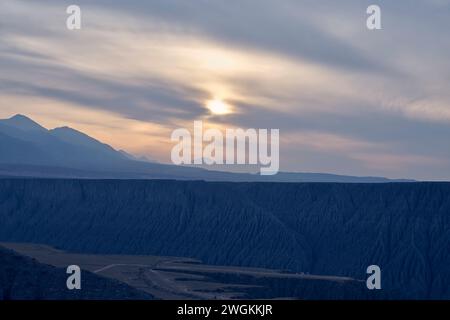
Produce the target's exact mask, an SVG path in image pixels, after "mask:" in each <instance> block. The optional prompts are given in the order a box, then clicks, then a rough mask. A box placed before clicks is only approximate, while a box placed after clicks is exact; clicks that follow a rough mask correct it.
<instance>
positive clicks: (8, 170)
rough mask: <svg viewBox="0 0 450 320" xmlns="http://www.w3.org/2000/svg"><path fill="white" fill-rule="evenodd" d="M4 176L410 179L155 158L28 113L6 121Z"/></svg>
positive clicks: (0, 153) (1, 145) (1, 137)
mask: <svg viewBox="0 0 450 320" xmlns="http://www.w3.org/2000/svg"><path fill="white" fill-rule="evenodd" d="M0 176H21V177H23V176H29V177H51V178H99V179H177V180H206V181H277V182H368V183H369V182H370V183H379V182H405V181H410V180H390V179H386V178H379V177H352V176H341V175H333V174H322V173H286V172H280V173H278V174H277V175H275V176H260V175H257V174H246V173H230V172H223V171H213V170H206V169H203V168H192V167H186V166H175V165H167V164H161V163H155V162H150V161H149V160H148V159H146V158H137V157H135V156H133V155H131V154H129V153H127V152H126V151H123V150H120V151H118V150H115V149H114V148H112V147H111V146H109V145H107V144H104V143H102V142H100V141H98V140H96V139H94V138H92V137H90V136H88V135H86V134H84V133H82V132H80V131H77V130H74V129H72V128H69V127H61V128H55V129H52V130H48V129H46V128H44V127H43V126H41V125H39V124H38V123H37V122H35V121H33V120H32V119H30V118H28V117H26V116H23V115H15V116H13V117H11V118H9V119H3V120H0Z"/></svg>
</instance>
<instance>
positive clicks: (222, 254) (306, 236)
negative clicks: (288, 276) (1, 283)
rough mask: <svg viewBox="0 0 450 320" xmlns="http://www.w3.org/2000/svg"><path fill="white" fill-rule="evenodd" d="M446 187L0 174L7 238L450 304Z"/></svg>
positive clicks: (3, 236)
mask: <svg viewBox="0 0 450 320" xmlns="http://www.w3.org/2000/svg"><path fill="white" fill-rule="evenodd" d="M449 195H450V183H405V184H403V183H398V184H393V183H389V184H341V183H228V182H201V181H161V180H158V181H157V180H146V181H143V180H136V181H131V180H126V181H125V180H96V181H92V180H54V179H53V180H51V179H47V180H44V179H3V180H2V179H0V221H1V223H0V242H30V243H44V244H48V245H52V246H55V247H58V248H61V249H64V250H69V251H73V252H81V253H99V254H145V255H158V256H178V257H191V258H195V259H199V260H201V261H203V262H204V263H206V264H216V265H235V266H251V267H262V268H270V269H281V270H290V271H292V272H305V273H311V274H320V275H330V276H342V277H351V278H355V279H366V277H367V274H366V268H367V267H368V266H369V265H372V264H376V265H379V266H380V268H381V270H382V288H383V293H384V294H385V295H386V296H387V297H388V298H390V299H450V268H449V267H448V266H449V265H450V251H449V250H448V248H450V196H449Z"/></svg>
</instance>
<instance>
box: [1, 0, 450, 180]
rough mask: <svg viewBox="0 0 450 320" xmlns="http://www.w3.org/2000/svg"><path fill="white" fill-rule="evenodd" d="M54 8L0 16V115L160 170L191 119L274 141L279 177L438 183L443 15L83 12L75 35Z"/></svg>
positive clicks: (407, 9)
mask: <svg viewBox="0 0 450 320" xmlns="http://www.w3.org/2000/svg"><path fill="white" fill-rule="evenodd" d="M69 4H71V3H67V4H66V3H63V2H61V1H49V0H46V1H40V2H39V3H36V2H35V1H12V0H7V1H2V3H1V4H0V21H1V25H0V68H1V70H2V72H1V74H0V97H1V100H0V116H4V117H6V116H10V115H12V114H13V113H26V114H28V115H30V116H31V117H35V118H36V119H37V120H40V121H41V122H43V123H44V124H46V125H48V126H52V125H55V126H57V125H65V124H67V123H68V124H70V125H72V126H74V127H76V128H78V129H81V130H84V131H86V132H87V133H88V134H92V135H94V136H96V137H97V138H101V139H102V140H104V141H105V142H107V143H110V144H112V145H113V146H114V147H116V148H119V149H120V148H123V149H128V150H129V151H131V152H136V153H140V154H146V155H148V156H149V157H151V158H153V159H158V160H160V161H168V159H169V156H170V148H171V143H170V139H169V138H170V131H171V130H173V129H174V128H176V127H179V126H185V127H188V128H190V127H191V126H192V122H193V120H203V121H206V122H208V124H209V125H210V126H216V127H218V128H224V127H230V126H231V127H234V126H238V127H244V128H246V127H254V128H279V129H280V131H281V142H282V145H281V150H280V152H281V154H280V158H281V169H282V170H293V171H322V172H335V173H341V174H358V175H384V176H389V177H411V178H417V179H437V180H440V179H442V180H444V179H450V148H448V142H447V140H448V137H449V136H450V90H449V88H450V61H449V60H448V59H447V56H448V55H449V54H450V41H448V35H447V34H446V30H449V29H450V2H449V1H444V0H440V1H437V0H436V1H419V0H414V1H410V2H408V5H407V6H405V5H404V4H401V3H399V2H392V1H381V2H380V3H379V4H380V6H381V8H382V19H383V20H382V23H383V29H382V30H379V31H368V30H367V29H366V27H365V18H366V15H365V8H366V7H367V6H368V5H369V4H370V3H369V2H368V1H367V3H366V2H365V1H345V3H343V2H339V3H338V2H336V1H309V0H307V1H290V0H286V1H281V2H280V1H274V0H262V1H256V0H244V1H239V3H236V4H233V5H232V4H230V2H229V1H224V0H217V1H206V0H197V1H184V0H155V1H149V2H142V1H127V2H123V1H103V0H98V1H85V0H83V1H78V2H77V4H78V5H80V7H81V8H82V19H83V20H82V30H80V31H69V30H67V29H66V28H65V19H66V17H67V15H66V13H65V8H66V7H67V5H69ZM210 99H221V100H224V101H226V102H227V103H228V104H230V105H232V106H233V110H235V113H231V114H227V115H222V116H220V115H212V114H211V112H210V110H208V108H206V102H207V101H208V100H210ZM65 113H66V114H67V116H64V114H65ZM69 115H70V116H69ZM87 117H89V121H87V120H86V118H87ZM105 119H108V121H105ZM60 122H61V123H60ZM112 123H113V125H112ZM111 127H114V129H112V128H111ZM108 131H111V132H114V133H111V136H108V134H107V132H108ZM130 137H133V139H132V140H133V143H131V144H130V143H129V141H130ZM130 148H131V150H130Z"/></svg>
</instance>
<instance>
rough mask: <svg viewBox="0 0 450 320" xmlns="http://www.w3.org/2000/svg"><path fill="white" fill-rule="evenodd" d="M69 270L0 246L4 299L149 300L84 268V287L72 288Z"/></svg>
mask: <svg viewBox="0 0 450 320" xmlns="http://www.w3.org/2000/svg"><path fill="white" fill-rule="evenodd" d="M67 277H68V275H67V274H66V270H65V269H62V268H55V267H52V266H49V265H46V264H42V263H38V262H37V261H35V260H34V259H31V258H29V257H25V256H23V255H19V254H17V253H15V252H14V251H12V250H8V249H5V248H2V247H0V300H44V299H45V300H129V299H133V300H148V299H152V298H153V297H152V296H151V295H150V294H148V293H144V292H141V291H138V290H136V289H134V288H132V287H130V286H129V285H126V284H124V283H121V282H119V281H116V280H112V279H108V278H104V277H101V276H97V275H95V274H93V273H91V272H88V271H82V289H81V290H68V289H67V287H66V280H67Z"/></svg>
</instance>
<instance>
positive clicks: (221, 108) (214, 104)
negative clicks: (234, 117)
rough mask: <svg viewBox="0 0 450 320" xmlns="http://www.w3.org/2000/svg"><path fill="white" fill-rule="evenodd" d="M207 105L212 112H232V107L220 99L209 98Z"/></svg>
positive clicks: (217, 113)
mask: <svg viewBox="0 0 450 320" xmlns="http://www.w3.org/2000/svg"><path fill="white" fill-rule="evenodd" d="M206 107H207V108H208V109H209V111H211V113H212V114H216V115H224V114H228V113H231V112H232V107H231V106H230V105H229V104H227V103H225V102H224V101H222V100H220V99H214V100H209V101H207V102H206Z"/></svg>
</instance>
